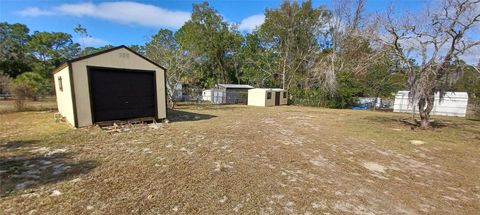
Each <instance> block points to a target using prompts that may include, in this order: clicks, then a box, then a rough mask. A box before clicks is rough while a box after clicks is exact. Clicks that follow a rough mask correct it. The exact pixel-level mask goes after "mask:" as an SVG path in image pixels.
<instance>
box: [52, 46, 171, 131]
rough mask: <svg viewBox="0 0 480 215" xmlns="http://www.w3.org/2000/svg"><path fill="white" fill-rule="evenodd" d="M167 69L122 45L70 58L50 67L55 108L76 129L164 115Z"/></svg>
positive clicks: (160, 117)
mask: <svg viewBox="0 0 480 215" xmlns="http://www.w3.org/2000/svg"><path fill="white" fill-rule="evenodd" d="M165 73H166V69H165V68H163V67H162V66H160V65H158V64H156V63H154V62H153V61H151V60H149V59H147V58H145V57H144V56H142V55H140V54H138V53H136V52H135V51H133V50H131V49H129V48H128V47H126V46H118V47H115V48H112V49H108V50H105V51H101V52H97V53H94V54H91V55H87V56H83V57H79V58H76V59H72V60H69V61H67V62H66V63H64V64H63V65H61V66H60V67H58V68H57V69H55V71H54V79H55V92H56V96H57V105H58V111H59V112H60V114H62V115H63V116H64V117H65V118H66V120H67V121H68V122H69V123H70V124H72V125H73V126H75V127H84V126H90V125H93V124H95V123H97V122H102V121H114V120H126V119H135V118H144V117H152V118H154V119H156V120H160V119H165V118H166V117H167V111H166V93H167V90H166V84H165V80H166V74H165Z"/></svg>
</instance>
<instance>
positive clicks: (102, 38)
mask: <svg viewBox="0 0 480 215" xmlns="http://www.w3.org/2000/svg"><path fill="white" fill-rule="evenodd" d="M199 2H201V1H191V0H188V1H187V0H179V1H173V0H158V1H115V0H113V1H63V0H56V1H53V0H41V1H40V0H38V1H35V0H30V1H26V0H0V21H1V22H9V23H15V22H19V23H23V24H26V25H27V26H28V27H29V28H30V31H31V32H33V31H61V32H67V33H70V34H72V35H73V36H74V38H75V40H76V41H77V42H79V36H78V35H75V34H74V32H73V27H74V26H75V25H76V24H81V25H82V26H84V27H86V28H87V31H88V33H89V34H90V35H91V36H92V38H90V39H89V40H88V41H86V43H87V44H86V45H88V46H102V45H106V44H112V45H122V44H124V45H131V44H144V43H145V42H147V41H148V40H149V38H150V37H151V36H152V35H154V34H155V33H156V32H157V31H158V30H159V29H160V28H168V29H171V30H176V29H178V28H179V27H180V26H181V25H182V23H183V22H185V21H186V20H188V18H189V16H190V13H191V9H192V4H193V3H199ZM425 2H426V1H425V0H403V1H393V2H391V1H382V0H370V1H368V2H367V5H366V10H367V11H370V12H376V11H378V12H380V11H384V10H385V9H386V8H387V7H388V6H389V5H390V4H391V3H393V4H394V5H395V8H396V10H398V11H404V10H412V11H415V10H418V9H419V8H421V7H422V6H423V5H425ZM281 3H282V1H281V0H266V1H260V0H243V1H242V0H223V1H221V0H217V1H210V5H211V6H213V7H214V8H215V9H216V10H217V11H218V12H219V13H220V14H222V16H223V17H224V18H225V19H226V20H227V21H229V22H235V23H239V24H240V30H242V31H247V32H248V31H251V30H252V29H253V28H254V27H255V26H256V25H259V24H261V23H262V20H263V15H262V14H263V12H264V11H265V9H267V8H276V7H278V6H279V5H280V4H281ZM329 4H331V1H330V0H328V1H314V5H315V6H319V5H326V6H327V7H328V6H329Z"/></svg>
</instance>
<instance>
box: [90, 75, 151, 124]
mask: <svg viewBox="0 0 480 215" xmlns="http://www.w3.org/2000/svg"><path fill="white" fill-rule="evenodd" d="M88 71H89V72H88V74H89V83H90V97H91V102H92V114H93V120H94V121H95V122H101V121H109V120H119V119H131V118H139V117H155V79H154V74H155V73H154V72H152V71H130V70H115V69H104V68H101V69H100V68H89V70H88Z"/></svg>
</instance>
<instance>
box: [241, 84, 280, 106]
mask: <svg viewBox="0 0 480 215" xmlns="http://www.w3.org/2000/svg"><path fill="white" fill-rule="evenodd" d="M287 94H288V92H287V91H286V90H284V89H269V88H255V89H251V90H248V105H251V106H260V107H270V106H279V105H286V104H287V103H288V95H287Z"/></svg>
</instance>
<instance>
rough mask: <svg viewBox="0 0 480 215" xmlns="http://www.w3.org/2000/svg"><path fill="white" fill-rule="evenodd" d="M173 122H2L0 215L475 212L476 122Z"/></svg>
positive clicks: (183, 111)
mask: <svg viewBox="0 0 480 215" xmlns="http://www.w3.org/2000/svg"><path fill="white" fill-rule="evenodd" d="M170 116H171V118H172V122H171V123H170V124H166V125H165V126H164V127H163V128H160V129H147V128H146V129H137V130H135V131H134V132H126V133H119V134H108V133H106V132H105V131H102V130H101V129H99V128H85V129H76V130H75V129H70V128H69V126H68V125H66V124H63V123H54V120H53V114H52V113H49V112H24V113H10V114H3V115H0V131H1V134H0V157H1V161H0V162H1V163H0V164H1V167H0V171H1V180H2V181H1V186H2V187H1V189H0V191H1V194H2V197H0V198H1V201H0V211H3V213H5V214H27V213H29V212H31V213H34V214H92V213H93V214H176V213H179V214H233V213H239V214H309V213H310V214H322V212H328V213H334V214H370V213H375V214H377V213H380V214H418V213H427V214H475V213H478V211H480V206H479V204H478V202H479V201H480V180H478V178H480V165H479V163H480V156H479V154H480V148H479V146H480V122H478V121H472V120H465V119H461V118H447V117H443V118H437V119H440V120H442V121H447V122H449V123H450V125H449V126H447V127H442V128H438V129H435V130H430V131H417V130H415V131H412V130H410V127H407V126H404V125H403V124H402V123H400V122H399V121H398V120H399V119H402V118H405V117H408V115H404V114H394V113H380V112H370V111H351V110H331V109H321V108H308V107H295V106H290V107H275V108H254V107H246V106H179V110H177V111H176V112H173V113H170ZM411 140H418V141H423V142H415V143H416V145H415V144H412V143H411V142H410V141H411ZM42 147H45V148H42ZM52 152H56V153H52ZM49 153H50V154H49ZM60 164H63V166H59V165H60ZM35 170H38V171H37V172H35ZM35 176H39V177H38V178H34V177H35ZM26 181H32V183H27V185H28V184H30V185H29V186H25V188H22V187H21V186H20V187H16V186H18V185H19V184H20V185H22V183H25V182H26ZM23 185H25V184H23ZM56 191H58V192H56ZM59 192H60V193H62V194H61V195H58V196H55V195H54V196H51V194H52V193H57V194H58V193H59Z"/></svg>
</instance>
